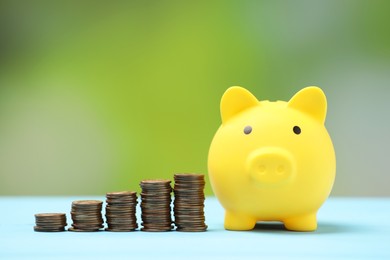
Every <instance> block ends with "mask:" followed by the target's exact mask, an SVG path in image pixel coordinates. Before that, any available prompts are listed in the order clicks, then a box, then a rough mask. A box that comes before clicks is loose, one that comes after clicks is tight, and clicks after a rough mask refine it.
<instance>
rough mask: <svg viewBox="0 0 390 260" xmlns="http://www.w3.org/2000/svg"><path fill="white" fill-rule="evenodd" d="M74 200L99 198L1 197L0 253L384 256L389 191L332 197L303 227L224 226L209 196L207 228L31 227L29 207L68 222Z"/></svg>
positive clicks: (388, 249)
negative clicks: (313, 223) (313, 222)
mask: <svg viewBox="0 0 390 260" xmlns="http://www.w3.org/2000/svg"><path fill="white" fill-rule="evenodd" d="M79 199H100V200H104V197H96V196H90V197H84V196H79V197H0V209H1V214H0V259H15V258H25V259H33V258H38V259H53V258H56V259H130V258H133V259H145V258H148V259H184V258H186V259H201V258H203V259H260V258H263V259H314V258H315V259H318V258H324V259H329V258H332V259H335V258H336V259H337V258H338V259H390V224H389V221H390V198H332V197H331V198H330V199H328V200H327V202H326V203H325V204H324V205H323V207H322V208H321V209H320V211H319V214H318V229H317V231H315V232H307V233H305V232H303V233H301V232H291V231H287V230H285V229H284V228H283V225H282V224H279V223H259V224H258V225H257V226H256V228H255V229H254V230H252V231H226V230H224V228H223V218H224V211H223V208H222V207H221V206H220V204H219V203H218V201H217V200H216V199H215V198H214V197H207V198H206V202H205V215H206V223H207V225H208V227H209V228H208V230H207V232H194V233H186V232H177V231H171V232H158V233H154V232H141V231H134V232H123V233H122V232H120V233H119V232H118V233H117V232H105V231H101V232H89V233H80V232H54V233H42V232H34V231H33V226H34V225H35V223H34V222H35V218H34V214H35V213H43V212H64V213H67V218H68V224H69V222H71V219H70V214H69V211H70V207H71V203H72V201H74V200H79ZM138 213H139V210H138ZM138 219H140V218H139V217H138Z"/></svg>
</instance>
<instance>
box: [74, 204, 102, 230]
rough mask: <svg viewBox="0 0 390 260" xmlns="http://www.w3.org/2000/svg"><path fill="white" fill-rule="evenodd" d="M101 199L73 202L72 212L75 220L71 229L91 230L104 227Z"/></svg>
mask: <svg viewBox="0 0 390 260" xmlns="http://www.w3.org/2000/svg"><path fill="white" fill-rule="evenodd" d="M102 205H103V201H101V200H77V201H73V202H72V211H71V212H70V214H71V216H72V220H73V224H72V227H71V228H69V229H68V230H69V231H80V232H91V231H99V230H100V229H101V228H103V218H102Z"/></svg>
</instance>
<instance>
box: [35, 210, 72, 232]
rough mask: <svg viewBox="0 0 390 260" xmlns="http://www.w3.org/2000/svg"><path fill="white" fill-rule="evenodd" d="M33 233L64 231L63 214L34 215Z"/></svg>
mask: <svg viewBox="0 0 390 260" xmlns="http://www.w3.org/2000/svg"><path fill="white" fill-rule="evenodd" d="M35 223H36V226H35V227H34V230H35V231H38V232H59V231H65V226H66V225H67V224H66V215H65V213H39V214H35Z"/></svg>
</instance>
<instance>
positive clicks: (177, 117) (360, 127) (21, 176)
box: [0, 0, 390, 196]
mask: <svg viewBox="0 0 390 260" xmlns="http://www.w3.org/2000/svg"><path fill="white" fill-rule="evenodd" d="M389 13H390V1H385V0H383V1H378V0H373V1H364V0H361V1H359V0H328V1H311V0H297V1H287V0H286V1H1V2H0V195H30V194H39V195H44V194H52V195H62V194H70V195H83V194H104V193H105V192H108V191H118V190H136V191H139V190H140V189H139V182H140V181H141V180H142V179H148V178H169V179H173V174H174V173H179V172H197V173H204V174H207V153H208V148H209V144H210V142H211V140H212V137H213V135H214V133H215V131H216V130H217V128H218V126H219V124H220V117H219V101H220V98H221V96H222V94H223V92H224V91H225V90H226V89H227V88H228V87H230V86H233V85H240V86H243V87H246V88H248V89H249V90H250V91H252V92H253V93H254V94H255V95H256V96H257V97H258V98H259V99H269V100H278V99H279V100H288V99H289V98H290V97H291V96H292V95H293V94H294V93H295V92H297V91H298V90H299V89H301V88H303V87H305V86H308V85H318V86H320V87H322V89H323V90H324V91H325V93H326V94H327V97H328V105H329V108H328V118H327V122H326V125H327V128H328V130H329V132H330V135H331V136H332V138H333V142H334V145H335V149H336V155H337V177H336V183H335V186H334V189H333V192H332V194H333V195H345V196H370V195H371V196H388V195H390V189H389V188H388V184H389V181H390V177H389V172H388V169H389V167H388V164H387V161H388V160H389V159H388V157H389V152H388V148H389V146H390V138H389V132H390V120H389V119H390V117H389V115H388V111H390V105H389V104H390V102H389V98H390V88H389V83H390V29H389V28H390V15H389ZM206 193H207V194H212V191H211V189H210V186H208V185H207V187H206Z"/></svg>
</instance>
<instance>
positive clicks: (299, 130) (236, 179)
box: [208, 87, 336, 231]
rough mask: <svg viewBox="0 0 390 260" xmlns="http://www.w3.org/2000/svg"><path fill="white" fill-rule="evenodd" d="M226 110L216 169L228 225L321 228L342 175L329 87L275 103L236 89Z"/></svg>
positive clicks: (226, 98) (214, 151)
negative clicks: (331, 129)
mask: <svg viewBox="0 0 390 260" xmlns="http://www.w3.org/2000/svg"><path fill="white" fill-rule="evenodd" d="M220 109H221V117H222V125H221V126H220V128H219V129H218V131H217V133H216V134H215V136H214V138H213V141H212V143H211V145H210V150H209V156H208V171H209V178H210V183H211V186H212V189H213V191H214V193H215V195H216V196H217V198H218V200H219V201H220V203H221V204H222V206H223V207H224V209H225V223H224V225H225V229H228V230H250V229H253V228H254V226H255V224H256V222H258V221H281V222H283V223H284V226H285V227H286V229H288V230H294V231H313V230H315V229H316V228H317V217H316V215H317V211H318V209H319V208H320V207H321V205H322V204H323V203H324V201H325V200H326V199H327V197H328V196H329V194H330V191H331V189H332V186H333V182H334V179H335V173H336V159H335V153H334V149H333V145H332V141H331V138H330V136H329V134H328V132H327V130H326V128H325V126H324V122H325V118H326V110H327V102H326V97H325V95H324V93H323V91H322V90H321V89H320V88H318V87H307V88H304V89H302V90H301V91H299V92H298V93H297V94H295V95H294V96H293V97H292V98H291V99H290V101H288V102H284V101H276V102H270V101H258V100H257V99H256V97H255V96H253V95H252V94H251V93H250V92H249V91H248V90H246V89H244V88H241V87H231V88H229V89H228V90H227V91H226V92H225V93H224V95H223V96H222V99H221V107H220Z"/></svg>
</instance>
